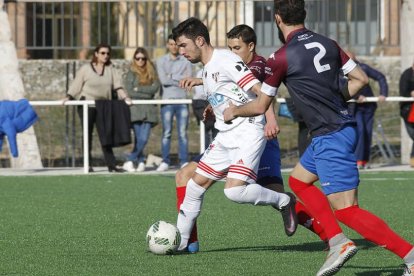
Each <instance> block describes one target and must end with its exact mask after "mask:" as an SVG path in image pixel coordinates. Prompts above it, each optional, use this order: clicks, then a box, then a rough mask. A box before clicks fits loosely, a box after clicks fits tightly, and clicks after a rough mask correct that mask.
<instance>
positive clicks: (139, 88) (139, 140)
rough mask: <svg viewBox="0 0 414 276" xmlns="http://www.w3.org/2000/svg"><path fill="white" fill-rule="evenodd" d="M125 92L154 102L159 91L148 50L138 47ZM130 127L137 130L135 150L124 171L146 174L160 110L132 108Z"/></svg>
mask: <svg viewBox="0 0 414 276" xmlns="http://www.w3.org/2000/svg"><path fill="white" fill-rule="evenodd" d="M124 83H125V89H126V90H127V92H128V94H129V95H130V96H131V98H132V99H134V100H152V99H154V97H155V94H156V93H157V92H158V91H159V89H160V82H159V80H158V76H157V72H156V70H155V67H154V65H153V63H152V62H151V60H150V59H149V55H148V52H147V50H145V49H144V48H141V47H138V48H137V49H136V50H135V53H134V56H133V59H132V61H131V66H130V68H129V70H128V73H127V75H126V77H125V81H124ZM130 109H131V123H132V128H133V130H134V134H135V139H134V148H133V149H132V151H131V153H130V154H129V155H128V157H127V161H126V162H125V163H124V165H123V169H124V170H126V171H128V172H134V171H135V165H137V168H136V171H137V172H142V171H144V170H145V163H144V161H145V156H144V148H145V146H146V144H147V142H148V139H149V136H150V133H151V128H152V127H154V126H155V125H157V123H158V116H157V106H156V105H153V104H143V105H133V106H131V107H130Z"/></svg>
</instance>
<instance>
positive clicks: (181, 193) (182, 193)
mask: <svg viewBox="0 0 414 276" xmlns="http://www.w3.org/2000/svg"><path fill="white" fill-rule="evenodd" d="M186 189H187V187H186V186H182V187H176V194H177V211H180V206H181V204H182V203H183V201H184V197H185V191H186ZM196 241H198V237H197V221H195V222H194V226H193V230H191V235H190V239H189V240H188V243H193V242H196Z"/></svg>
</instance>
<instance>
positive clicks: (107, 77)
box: [63, 44, 130, 172]
mask: <svg viewBox="0 0 414 276" xmlns="http://www.w3.org/2000/svg"><path fill="white" fill-rule="evenodd" d="M110 56H111V46H109V45H107V44H99V45H98V46H97V47H96V48H95V50H94V53H93V57H92V60H91V62H90V63H89V64H85V65H83V66H82V67H81V68H80V69H79V70H78V72H77V74H76V77H75V79H74V80H73V82H72V84H71V86H70V88H69V90H68V93H67V97H66V98H65V99H63V103H65V102H66V101H67V100H73V99H76V100H112V98H113V95H112V93H113V91H116V94H117V97H118V98H120V99H124V100H125V101H126V102H127V103H130V99H129V97H128V94H127V93H126V92H125V90H124V89H123V86H122V81H121V77H120V74H119V73H118V71H117V70H116V69H115V68H114V67H113V66H112V62H111V58H110ZM78 114H79V117H80V119H81V122H82V123H83V108H82V106H79V107H78ZM96 123H97V110H96V107H89V108H88V138H89V139H88V145H89V162H91V163H92V155H91V152H92V132H93V128H94V125H95V124H96ZM101 147H102V152H103V154H104V158H105V163H106V165H107V166H108V170H109V171H110V172H112V171H115V172H125V170H124V169H122V168H119V167H117V166H116V159H115V155H114V152H113V150H112V146H108V145H102V142H101ZM93 171H94V170H93V167H92V166H90V167H89V172H93Z"/></svg>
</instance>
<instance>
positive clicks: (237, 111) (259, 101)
mask: <svg viewBox="0 0 414 276" xmlns="http://www.w3.org/2000/svg"><path fill="white" fill-rule="evenodd" d="M251 89H252V90H253V92H254V93H256V95H257V98H256V99H255V100H253V101H251V102H248V103H247V104H245V105H240V106H235V105H233V104H232V103H231V102H230V105H229V107H228V108H227V109H225V110H224V121H225V122H230V121H231V120H233V119H235V118H237V117H252V116H257V115H260V114H264V113H265V112H266V111H267V109H268V108H269V106H270V104H271V103H272V101H273V98H274V96H268V95H266V94H265V93H262V92H258V91H257V89H259V90H260V85H259V84H255V85H254V86H253V87H252V88H251Z"/></svg>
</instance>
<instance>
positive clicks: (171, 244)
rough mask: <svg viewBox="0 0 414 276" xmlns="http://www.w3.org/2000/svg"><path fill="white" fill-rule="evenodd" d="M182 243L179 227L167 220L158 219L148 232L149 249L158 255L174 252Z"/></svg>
mask: <svg viewBox="0 0 414 276" xmlns="http://www.w3.org/2000/svg"><path fill="white" fill-rule="evenodd" d="M180 243H181V235H180V231H179V230H178V228H177V227H176V226H175V225H173V224H171V223H168V222H165V221H162V220H160V221H157V222H156V223H154V224H153V225H151V227H150V228H149V230H148V232H147V246H148V250H149V251H151V252H152V253H154V254H157V255H171V254H173V253H174V252H175V251H176V250H177V249H178V247H179V246H180Z"/></svg>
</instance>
